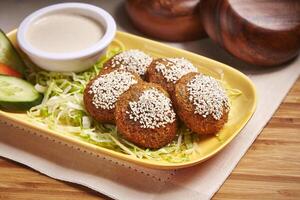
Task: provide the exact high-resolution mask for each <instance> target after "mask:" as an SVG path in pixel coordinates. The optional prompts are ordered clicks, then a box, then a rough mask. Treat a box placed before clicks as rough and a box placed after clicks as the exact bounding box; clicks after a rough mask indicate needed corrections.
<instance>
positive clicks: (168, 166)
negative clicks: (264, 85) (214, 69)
mask: <svg viewBox="0 0 300 200" xmlns="http://www.w3.org/2000/svg"><path fill="white" fill-rule="evenodd" d="M16 32H17V29H15V30H12V31H10V32H9V33H7V36H8V38H9V39H10V37H13V36H14V35H15V34H16ZM116 35H123V36H125V37H130V38H135V39H139V40H144V41H145V43H152V44H155V45H159V46H165V47H167V48H172V49H175V50H176V51H177V52H179V53H184V54H188V55H192V56H197V57H199V58H201V59H202V60H204V62H210V63H215V64H218V65H221V66H222V68H225V69H226V70H229V71H230V72H233V73H236V74H238V75H239V76H240V77H242V79H244V80H245V81H246V82H247V84H249V86H250V87H249V88H250V89H251V91H252V92H253V105H252V107H251V109H250V110H249V111H248V113H247V115H246V116H245V119H246V120H244V121H243V123H241V125H240V126H239V127H238V128H237V129H236V131H235V132H234V134H231V135H230V137H229V138H228V139H227V140H225V141H224V142H222V144H221V145H219V146H218V147H217V148H215V149H214V150H213V151H211V152H210V153H209V154H207V155H206V156H203V157H200V158H198V159H195V160H190V161H187V162H183V163H159V161H151V160H146V159H145V160H143V159H139V158H136V157H132V156H130V155H127V154H123V153H121V152H117V151H114V150H111V149H107V148H105V147H101V146H97V145H94V144H91V143H88V142H85V141H81V140H79V139H76V138H75V137H70V136H68V135H64V134H60V133H59V132H58V131H54V130H51V129H49V128H46V129H43V128H42V127H40V126H36V125H35V124H34V123H30V122H29V121H25V120H20V119H18V118H17V117H15V116H14V115H12V114H11V113H8V112H5V111H1V110H0V120H1V117H2V118H4V120H5V119H6V120H8V121H10V123H12V124H18V125H21V126H23V127H26V128H29V129H31V131H32V130H34V131H35V133H36V134H39V135H46V136H48V137H51V138H53V137H54V138H55V139H57V140H60V142H62V141H63V142H65V143H67V144H69V145H72V146H75V147H76V148H79V149H81V150H84V151H91V152H92V153H95V154H97V155H98V154H102V155H103V154H104V155H106V156H110V157H113V158H115V159H121V160H123V161H127V162H130V163H134V164H137V165H140V166H144V167H148V168H152V169H162V170H173V169H180V168H187V167H190V166H193V165H196V164H199V163H201V162H204V161H206V160H207V159H209V158H211V157H213V156H214V155H216V154H217V153H218V152H220V151H221V150H222V149H224V148H225V147H226V146H227V145H228V144H229V143H230V142H231V141H232V140H233V139H234V138H235V137H236V136H237V135H239V133H240V132H241V130H242V129H243V128H244V127H245V126H246V124H247V123H248V122H249V120H250V119H251V118H252V116H253V114H254V113H255V110H256V107H257V91H256V87H255V85H254V83H253V82H252V80H251V79H250V78H249V77H248V76H246V75H245V74H243V73H242V72H240V71H238V70H237V69H234V68H233V67H230V66H228V65H226V64H224V63H221V62H219V61H216V60H213V59H210V58H207V57H205V56H202V55H199V54H195V53H192V52H190V51H187V50H183V49H179V48H176V47H172V46H170V45H167V44H163V43H161V42H157V41H153V40H150V39H147V38H143V37H140V36H136V35H134V34H130V33H126V32H122V31H117V33H116ZM14 45H15V44H14ZM18 125H16V126H18ZM37 132H40V133H37ZM83 148H84V149H83Z"/></svg>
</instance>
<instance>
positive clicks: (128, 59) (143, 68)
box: [102, 49, 153, 78]
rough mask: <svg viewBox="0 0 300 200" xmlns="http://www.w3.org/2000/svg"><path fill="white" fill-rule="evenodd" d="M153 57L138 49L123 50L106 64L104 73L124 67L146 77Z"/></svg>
mask: <svg viewBox="0 0 300 200" xmlns="http://www.w3.org/2000/svg"><path fill="white" fill-rule="evenodd" d="M152 60H153V59H152V57H150V56H149V55H147V54H145V53H144V52H142V51H140V50H137V49H130V50H127V51H123V52H121V53H119V54H117V55H115V56H113V57H112V58H111V59H109V60H108V61H107V62H106V63H105V64H104V65H103V70H102V73H105V72H106V71H107V70H111V69H122V70H126V71H130V72H134V73H137V74H138V75H140V76H141V77H142V78H144V77H145V74H146V72H147V69H148V67H149V66H150V64H151V62H152Z"/></svg>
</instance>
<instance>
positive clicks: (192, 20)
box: [126, 0, 206, 42]
mask: <svg viewBox="0 0 300 200" xmlns="http://www.w3.org/2000/svg"><path fill="white" fill-rule="evenodd" d="M199 2H200V0H127V1H126V10H127V13H128V15H129V17H130V19H131V21H132V22H133V24H134V25H135V26H136V27H137V28H138V29H139V30H140V31H141V32H143V33H145V34H146V35H149V36H151V37H154V38H157V39H161V40H166V41H176V42H182V41H188V40H195V39H199V38H201V37H204V36H205V35H206V34H205V32H204V29H203V27H202V24H201V19H200V17H199V13H198V6H199Z"/></svg>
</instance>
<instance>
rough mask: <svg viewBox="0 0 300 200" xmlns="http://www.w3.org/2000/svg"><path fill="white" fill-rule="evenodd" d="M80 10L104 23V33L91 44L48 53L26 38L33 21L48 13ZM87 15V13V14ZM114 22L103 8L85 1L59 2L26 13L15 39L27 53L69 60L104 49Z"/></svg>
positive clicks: (108, 42)
mask: <svg viewBox="0 0 300 200" xmlns="http://www.w3.org/2000/svg"><path fill="white" fill-rule="evenodd" d="M66 9H67V10H75V12H76V10H77V11H78V10H82V11H84V12H86V13H89V12H92V13H94V14H96V16H97V17H99V20H97V19H96V20H97V21H103V22H104V23H105V24H103V25H104V26H105V29H106V30H105V33H104V35H103V36H102V38H101V39H100V40H99V41H98V42H97V43H95V44H93V45H92V46H90V47H88V48H86V49H83V50H80V51H74V52H67V53H50V52H46V51H43V50H40V49H37V48H35V47H34V46H32V45H31V44H30V43H29V42H28V41H27V39H26V33H27V31H28V29H29V27H30V25H31V23H33V22H34V21H36V20H38V19H39V18H42V17H43V16H45V15H47V14H48V13H55V12H57V11H60V10H66ZM87 16H88V15H87ZM116 29H117V28H116V22H115V20H114V19H113V17H112V16H111V15H110V14H109V13H108V12H107V11H105V10H104V9H102V8H100V7H97V6H94V5H90V4H86V3H60V4H55V5H51V6H47V7H44V8H41V9H39V10H36V11H34V12H33V13H31V14H30V15H28V16H27V17H26V18H25V19H24V20H23V21H22V22H21V24H20V26H19V28H18V32H17V41H18V43H19V46H20V48H21V49H22V50H23V51H24V52H26V53H27V54H29V55H32V56H36V57H40V58H44V59H49V60H71V59H76V58H82V57H88V56H90V55H93V54H96V53H97V52H100V51H102V50H103V49H105V48H106V47H107V46H108V45H109V44H110V43H111V41H112V40H113V38H114V37H115V34H116Z"/></svg>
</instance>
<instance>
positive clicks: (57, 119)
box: [27, 41, 240, 163]
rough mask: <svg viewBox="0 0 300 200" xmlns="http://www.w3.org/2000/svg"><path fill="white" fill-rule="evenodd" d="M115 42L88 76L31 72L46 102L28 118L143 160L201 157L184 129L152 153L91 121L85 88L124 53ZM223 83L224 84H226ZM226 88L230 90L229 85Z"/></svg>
mask: <svg viewBox="0 0 300 200" xmlns="http://www.w3.org/2000/svg"><path fill="white" fill-rule="evenodd" d="M116 42H117V43H119V46H120V47H115V48H111V49H109V50H107V53H106V55H104V56H103V57H101V58H100V60H99V61H98V62H97V63H96V64H95V65H94V66H93V67H91V68H90V69H89V70H87V71H85V72H81V73H58V72H47V71H42V70H40V69H34V70H32V72H31V73H30V75H29V77H28V79H29V81H31V82H32V83H33V84H35V88H36V89H37V90H38V91H39V92H41V93H43V94H44V99H43V101H42V103H41V104H40V105H38V106H35V107H33V108H31V109H30V110H29V111H28V113H27V114H28V115H29V116H30V117H31V118H32V119H33V120H34V121H35V122H37V123H39V124H41V125H43V126H45V127H47V128H50V129H52V130H55V131H58V132H59V133H62V134H70V135H72V136H74V137H77V138H78V139H80V140H84V141H86V142H89V143H92V144H95V145H98V146H101V147H105V148H108V149H112V150H114V151H117V152H121V153H124V154H128V155H130V156H134V157H137V158H141V159H149V160H155V161H164V162H169V163H182V162H186V161H189V160H190V158H191V156H192V155H194V154H198V153H201V152H198V149H199V148H198V141H199V139H200V138H199V137H198V136H197V135H196V134H193V133H191V131H189V130H188V129H187V128H186V127H184V126H183V125H182V126H181V127H179V130H178V132H177V136H176V139H175V140H174V141H173V142H172V143H170V144H168V145H167V146H165V147H162V148H160V149H157V150H152V149H142V148H140V147H138V146H136V145H134V144H132V143H130V142H129V141H126V140H125V139H123V138H122V137H121V135H120V134H119V133H118V131H117V128H116V126H115V125H110V124H101V123H98V122H96V121H94V120H93V119H92V118H90V117H89V115H88V113H87V112H86V110H85V108H84V105H83V91H84V88H85V86H86V84H87V83H88V82H89V80H91V79H92V78H93V77H95V76H96V75H97V74H98V73H99V72H100V71H101V69H102V66H103V64H104V63H105V62H106V61H107V60H108V59H110V58H111V57H112V56H114V55H115V54H117V53H119V52H121V51H122V50H123V49H124V47H123V46H122V44H121V43H120V42H118V41H116ZM221 83H222V84H225V82H223V81H221ZM225 87H226V88H229V87H228V86H226V85H225ZM227 92H228V93H229V94H230V95H232V96H238V95H239V94H240V91H238V90H235V89H229V90H228V91H227Z"/></svg>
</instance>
